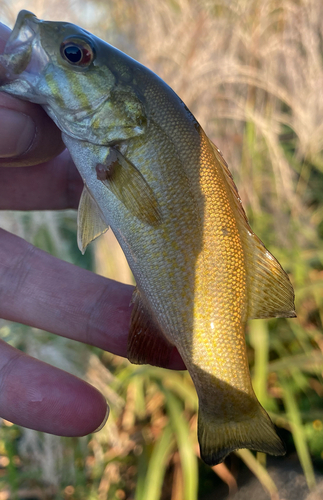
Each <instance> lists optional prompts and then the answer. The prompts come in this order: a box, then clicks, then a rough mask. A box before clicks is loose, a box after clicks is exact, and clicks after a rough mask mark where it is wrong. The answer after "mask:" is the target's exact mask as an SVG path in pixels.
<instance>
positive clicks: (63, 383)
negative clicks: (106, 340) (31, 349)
mask: <svg viewBox="0 0 323 500" xmlns="http://www.w3.org/2000/svg"><path fill="white" fill-rule="evenodd" d="M0 388H1V390H0V415H1V417H3V418H5V419H6V420H9V421H10V422H14V423H15V424H18V425H22V426H23V427H28V428H30V429H35V430H38V431H43V432H49V433H51V434H57V435H60V436H84V435H86V434H89V433H90V432H93V431H95V430H96V429H97V428H98V427H99V426H100V425H101V424H102V423H103V422H104V421H105V418H106V414H107V410H108V407H107V404H106V402H105V399H104V397H103V396H102V394H101V393H100V392H99V391H97V390H96V389H95V388H94V387H92V386H91V385H89V384H87V383H86V382H84V381H82V380H80V379H78V378H76V377H74V376H73V375H70V374H69V373H66V372H64V371H62V370H58V369H57V368H54V367H52V366H49V365H47V364H46V363H43V362H41V361H38V360H35V359H33V358H30V357H29V356H27V355H25V354H23V353H22V352H20V351H17V350H16V349H14V348H13V347H11V346H9V345H8V344H6V343H5V342H3V341H1V350H0Z"/></svg>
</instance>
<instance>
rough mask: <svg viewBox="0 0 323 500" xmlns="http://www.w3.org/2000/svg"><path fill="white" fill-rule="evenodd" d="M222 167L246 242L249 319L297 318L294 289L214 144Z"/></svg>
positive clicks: (243, 239)
mask: <svg viewBox="0 0 323 500" xmlns="http://www.w3.org/2000/svg"><path fill="white" fill-rule="evenodd" d="M210 144H211V146H212V148H213V151H214V155H215V157H216V159H217V160H218V163H219V164H220V166H221V168H222V171H223V173H224V177H225V179H226V181H227V184H228V187H229V189H230V192H231V200H232V202H233V205H234V208H235V209H236V220H237V226H238V229H239V233H240V236H241V239H242V242H243V249H244V257H245V263H246V269H247V288H248V296H249V304H248V317H249V318H274V317H276V318H279V317H285V318H294V317H295V316H296V314H295V307H294V290H293V287H292V284H291V282H290V281H289V278H288V276H287V274H286V273H285V271H284V270H283V268H282V267H281V265H280V264H279V262H278V261H277V259H275V257H274V256H273V255H272V254H271V253H270V252H269V251H268V250H267V249H266V247H265V246H264V244H263V243H262V241H261V240H260V239H259V238H258V236H256V235H255V233H254V232H253V231H252V229H251V227H250V226H249V223H248V219H247V216H246V213H245V211H244V209H243V206H242V202H241V199H240V196H239V193H238V189H237V187H236V185H235V183H234V181H233V178H232V175H231V172H230V171H229V168H228V165H227V163H226V161H225V160H224V158H223V156H222V154H221V152H220V150H219V149H218V148H217V147H216V146H215V145H214V144H213V143H212V142H211V141H210Z"/></svg>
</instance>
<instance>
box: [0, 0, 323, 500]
mask: <svg viewBox="0 0 323 500" xmlns="http://www.w3.org/2000/svg"><path fill="white" fill-rule="evenodd" d="M0 6H1V9H0V14H1V20H2V21H3V22H5V23H7V24H9V25H10V26H12V25H13V23H14V20H15V17H16V14H17V12H18V11H19V10H20V9H21V8H28V9H30V10H32V11H33V12H34V13H35V14H36V15H37V16H38V17H39V18H42V19H51V20H69V21H72V22H75V23H77V24H80V25H82V26H83V27H85V28H86V29H89V30H90V31H93V32H95V33H96V34H98V35H99V36H101V37H102V38H105V39H106V40H107V41H108V42H110V43H112V44H114V45H116V46H117V47H118V48H120V49H121V50H124V51H126V52H127V53H128V54H130V55H131V56H133V57H135V58H137V59H139V60H140V61H141V62H142V63H143V64H145V65H147V66H148V67H150V68H151V69H153V70H154V71H155V72H156V73H158V74H159V75H160V76H161V77H162V78H163V79H164V80H165V81H166V82H167V83H169V84H170V85H171V86H172V87H173V88H174V90H175V91H176V92H177V93H178V94H179V95H180V97H181V98H182V99H183V100H184V102H185V103H186V104H187V105H188V107H189V108H190V109H191V111H192V112H193V113H194V114H195V116H196V118H197V119H198V120H199V122H200V123H201V125H202V126H203V128H204V129H205V130H206V132H207V134H208V135H209V137H210V138H211V139H212V140H213V141H214V142H215V143H216V144H217V145H218V146H219V147H220V149H221V150H222V151H223V153H224V156H225V158H226V160H227V162H228V164H229V165H230V169H231V171H232V173H233V175H234V178H235V181H236V184H237V186H238V188H239V191H240V195H241V197H242V199H243V202H244V206H245V208H246V211H247V213H248V216H249V219H250V222H251V225H252V227H253V229H254V231H255V232H256V233H257V234H258V235H259V237H260V238H261V239H262V240H263V241H264V243H265V244H266V246H267V247H268V248H269V249H270V250H271V251H272V253H273V254H274V255H275V256H276V257H277V258H278V259H279V261H280V262H281V264H282V266H283V267H284V268H285V269H286V270H287V271H288V272H289V273H290V276H291V280H292V282H293V284H294V287H295V292H296V310H297V314H298V318H297V319H296V320H286V319H273V320H270V321H264V320H256V321H252V322H250V323H249V327H248V333H247V344H248V355H249V360H250V367H251V371H252V377H253V383H254V388H255V391H256V393H257V395H258V398H259V400H260V401H261V403H262V404H263V406H264V407H265V408H266V410H267V411H268V412H269V413H270V415H271V418H272V419H273V421H274V422H275V424H276V425H277V426H278V428H279V429H280V432H281V435H282V437H283V439H284V440H285V442H286V445H287V449H288V453H289V454H293V453H295V451H296V453H297V456H298V460H299V462H300V464H301V466H302V468H303V471H304V474H305V477H306V480H307V483H308V485H309V487H314V484H315V475H314V466H315V467H316V470H317V471H320V472H321V473H322V472H323V399H322V396H323V379H322V368H323V356H322V351H323V331H322V322H323V288H322V284H323V204H322V202H323V155H322V148H323V93H322V87H323V24H322V19H323V3H322V2H321V0H279V1H278V0H217V1H215V0H200V1H197V0H196V1H194V0H164V1H163V2H158V1H157V0H140V1H139V0H110V1H109V2H108V3H107V2H105V1H99V0H83V1H82V2H80V1H77V0H74V1H73V0H70V1H69V2H64V3H63V2H59V1H54V0H48V1H47V2H45V1H41V0H38V1H37V0H34V1H29V2H28V5H27V6H26V3H25V2H22V1H18V0H15V1H14V0H11V1H10V2H9V1H5V0H0ZM1 224H2V226H4V227H6V228H7V229H10V230H11V231H13V232H16V233H18V234H20V235H22V236H24V237H25V238H27V239H28V240H29V241H31V242H33V243H34V244H36V245H37V246H39V247H41V248H43V249H45V250H47V251H49V252H51V253H53V254H55V255H56V256H59V257H60V258H64V259H66V260H69V261H71V262H75V263H76V264H77V265H83V266H87V267H88V268H90V269H96V270H97V272H100V273H101V274H104V275H106V276H110V277H113V278H114V279H120V280H123V281H127V282H131V280H132V278H131V273H130V271H129V269H128V268H127V265H126V263H125V261H124V259H123V257H122V255H121V254H120V250H119V249H118V247H117V245H116V243H115V242H114V240H113V239H112V235H111V234H109V235H105V236H104V237H102V238H101V239H100V240H99V241H98V242H97V243H96V244H94V245H93V246H92V249H90V250H88V251H87V253H86V256H85V257H81V256H80V254H79V253H78V250H77V248H76V217H75V214H73V213H71V212H64V213H62V214H60V215H59V214H52V213H47V212H46V213H42V214H41V217H40V215H39V214H36V213H33V214H12V213H9V214H1ZM31 330H32V331H31ZM0 334H1V337H2V338H4V339H5V340H7V341H8V342H10V343H11V344H13V345H15V346H17V347H19V348H21V349H23V350H25V351H27V352H28V353H30V354H32V355H34V356H37V357H39V358H41V359H46V360H47V361H49V362H51V363H53V364H55V365H56V366H59V367H62V368H64V369H66V370H69V371H70V372H72V373H75V374H76V375H78V376H81V377H84V378H86V379H87V380H88V381H89V382H90V383H92V384H94V385H95V386H96V387H98V388H99V389H100V390H101V391H102V393H103V394H104V395H105V396H106V398H107V400H108V401H109V403H110V405H111V410H112V412H111V416H110V419H109V422H108V424H107V425H106V426H105V428H104V429H103V430H101V431H100V432H99V433H97V434H95V435H92V436H88V437H85V438H82V439H66V438H59V437H56V436H49V435H44V434H40V433H37V432H34V431H30V430H27V429H21V428H18V427H16V426H15V425H12V424H10V423H9V422H6V421H3V422H2V425H1V427H0V500H6V499H9V498H10V499H15V498H16V499H18V498H19V499H27V498H28V499H32V498H33V499H66V500H74V499H75V500H76V499H77V500H83V499H91V500H92V499H93V500H106V499H108V500H114V499H116V500H123V499H136V500H158V499H162V500H168V499H170V500H196V499H197V498H199V499H202V500H203V499H205V500H206V499H208V498H214V494H215V493H217V495H218V494H219V493H218V492H219V491H220V490H221V481H220V479H219V478H221V480H222V482H223V483H226V485H227V488H226V490H225V489H224V490H223V491H224V495H225V494H226V493H225V492H227V493H228V492H229V491H230V493H232V494H233V493H234V492H235V491H236V490H237V484H240V475H239V468H240V469H241V468H243V466H242V465H241V461H239V459H238V458H237V456H239V457H240V460H242V462H244V463H245V464H246V465H247V467H248V468H249V469H250V470H251V471H252V472H253V473H254V474H256V476H257V477H258V479H259V480H260V481H261V483H262V484H263V486H264V488H265V489H266V491H268V492H269V493H270V496H271V498H272V499H277V498H278V496H277V495H279V491H278V492H277V488H276V486H275V483H274V482H273V480H272V478H271V477H270V475H269V474H268V472H267V471H266V459H265V457H264V456H263V455H262V454H257V456H255V455H254V454H253V453H251V452H249V451H247V450H241V451H239V452H238V453H237V455H232V456H231V457H230V458H229V459H228V460H227V461H226V464H221V465H220V466H217V467H215V468H213V470H211V469H209V468H208V467H207V466H206V465H204V464H203V463H202V462H201V461H200V460H199V459H198V446H197V441H196V409H197V399H196V395H195V390H194V387H193V385H192V382H191V380H190V378H189V376H188V374H187V373H184V372H170V371H167V370H162V369H157V368H153V367H149V366H143V367H137V366H131V365H130V364H129V363H128V362H127V361H125V360H122V359H120V358H118V357H115V356H112V355H110V354H108V353H104V352H101V351H99V350H98V349H94V348H90V347H88V346H83V345H80V344H76V343H75V342H73V341H70V340H66V339H62V338H57V337H54V336H53V335H50V334H48V333H46V332H39V331H36V330H34V329H29V328H26V327H23V326H21V325H12V324H7V323H5V322H2V323H1V324H0ZM271 463H273V462H271ZM276 463H278V464H280V466H283V465H282V464H283V461H282V459H277V462H276ZM239 464H240V465H239ZM215 473H216V474H215ZM217 498H220V496H217Z"/></svg>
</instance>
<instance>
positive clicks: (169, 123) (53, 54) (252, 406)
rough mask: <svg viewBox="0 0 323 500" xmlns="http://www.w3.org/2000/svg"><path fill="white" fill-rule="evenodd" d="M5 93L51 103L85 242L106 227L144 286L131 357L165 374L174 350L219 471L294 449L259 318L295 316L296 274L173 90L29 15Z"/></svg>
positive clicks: (5, 67)
mask: <svg viewBox="0 0 323 500" xmlns="http://www.w3.org/2000/svg"><path fill="white" fill-rule="evenodd" d="M0 65H1V67H2V73H3V75H4V76H2V77H1V81H0V84H1V86H0V90H1V91H4V92H7V93H9V94H11V95H14V96H17V97H18V98H21V99H25V100H27V101H31V102H34V103H38V104H39V105H41V106H42V107H43V108H44V109H45V111H46V112H47V113H48V115H49V116H50V117H51V118H52V120H53V121H54V122H55V123H56V124H57V126H58V127H59V128H60V130H61V132H62V139H63V141H64V143H65V145H66V147H67V149H68V150H69V153H70V155H71V157H72V159H73V161H74V163H75V165H76V167H77V169H78V170H79V172H80V174H81V176H82V179H83V181H84V190H83V193H82V196H81V199H80V204H79V209H78V220H77V223H78V236H77V239H78V245H79V248H80V250H81V251H82V252H83V253H84V251H85V249H86V247H87V245H88V244H89V243H90V242H91V241H93V240H94V239H95V238H97V237H98V236H100V235H101V234H103V233H104V232H105V231H106V230H107V229H108V228H109V227H110V228H111V229H112V231H113V233H114V234H115V236H116V238H117V239H118V241H119V243H120V245H121V247H122V250H123V252H124V253H125V256H126V258H127V260H128V263H129V266H130V268H131V270H132V272H133V275H134V277H135V280H136V288H135V291H134V294H133V298H132V307H133V309H132V316H131V322H130V326H129V339H128V351H127V356H128V359H129V360H130V361H131V362H132V363H136V364H145V363H146V364H151V365H157V366H158V365H161V364H162V362H164V363H165V362H166V360H167V359H169V357H170V354H171V352H172V351H173V350H174V346H175V347H176V348H177V350H178V352H179V353H180V355H181V357H182V359H183V361H184V363H185V365H186V367H187V370H188V371H189V373H190V375H191V378H192V380H193V383H194V385H195V388H196V391H197V395H198V400H199V409H198V440H199V444H200V452H201V453H200V454H201V458H202V459H203V460H204V462H205V463H206V464H208V465H211V466H213V465H216V464H218V463H220V462H222V461H223V460H224V459H225V457H226V456H227V455H228V454H229V453H230V452H232V451H234V450H237V449H240V448H249V449H252V450H257V451H260V452H265V453H269V454H272V455H283V454H284V453H285V448H284V445H283V443H282V441H281V440H280V438H279V437H278V435H277V433H276V431H275V427H274V425H273V423H272V422H271V420H270V417H269V416H268V414H267V413H266V411H265V409H264V408H263V407H262V406H261V404H260V403H259V401H258V400H257V398H256V395H255V393H254V391H253V388H252V383H251V377H250V371H249V366H248V359H247V352H246V341H245V329H246V323H247V321H248V319H250V318H272V317H286V318H293V317H295V316H296V314H295V307H294V291H293V287H292V284H291V282H290V280H289V277H288V275H287V274H286V273H285V271H284V270H283V269H282V267H281V265H280V264H279V263H278V261H277V260H276V258H275V257H274V256H273V255H272V254H271V253H270V252H269V251H268V250H267V249H266V248H265V246H264V245H263V243H262V242H261V240H260V239H259V238H258V237H257V236H256V235H255V233H254V232H253V231H252V229H251V228H250V226H249V223H248V220H247V217H246V214H245V211H244V209H243V206H242V202H241V199H240V196H239V193H238V190H237V187H236V185H235V183H234V180H233V177H232V175H231V173H230V171H229V168H228V165H227V163H226V161H225V160H224V158H223V155H222V153H221V152H220V150H219V149H218V148H217V147H216V146H215V145H214V144H213V143H212V141H211V140H210V139H209V138H208V137H207V136H206V134H205V132H204V131H203V129H202V127H201V125H200V124H199V123H198V121H197V120H196V119H195V117H194V116H193V115H192V113H191V112H190V111H189V109H188V108H187V106H186V105H185V104H184V103H183V102H182V100H181V99H180V98H179V97H178V96H177V95H176V93H175V92H174V91H173V90H172V89H171V88H170V87H169V86H168V85H167V84H166V83H165V82H164V81H163V80H162V79H160V78H159V77H158V76H157V75H156V74H155V73H153V72H152V71H151V70H149V69H148V68H146V67H145V66H143V65H142V64H140V63H139V62H137V61H135V60H134V59H132V58H131V57H129V56H128V55H126V54H124V53H123V52H121V51H119V50H118V49H117V48H115V47H113V46H111V45H109V44H108V43H106V42H105V41H103V40H101V39H99V38H97V37H96V36H94V35H92V34H91V33H89V32H87V31H86V30H84V29H82V28H80V27H78V26H76V25H73V24H71V23H68V22H50V21H42V20H39V19H37V17H36V16H35V15H34V14H32V13H31V12H28V11H25V10H24V11H21V12H20V13H19V15H18V17H17V20H16V23H15V26H14V28H13V31H12V33H11V35H10V37H9V39H8V41H7V43H6V46H5V49H4V54H3V55H2V56H1V57H0Z"/></svg>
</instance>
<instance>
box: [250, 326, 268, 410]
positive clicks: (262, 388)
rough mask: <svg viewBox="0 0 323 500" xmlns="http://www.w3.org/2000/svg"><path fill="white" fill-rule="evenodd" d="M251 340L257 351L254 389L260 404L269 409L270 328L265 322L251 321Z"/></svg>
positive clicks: (253, 380)
mask: <svg viewBox="0 0 323 500" xmlns="http://www.w3.org/2000/svg"><path fill="white" fill-rule="evenodd" d="M249 340H250V344H251V345H252V347H253V348H254V351H255V364H254V369H253V377H252V382H253V388H254V391H255V393H256V395H257V398H258V399H259V401H260V403H261V404H262V405H263V406H265V407H267V404H266V403H267V402H268V400H269V398H268V394H267V375H268V359H269V340H268V326H267V323H266V322H265V321H264V320H258V321H257V322H256V321H251V322H250V324H249Z"/></svg>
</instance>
